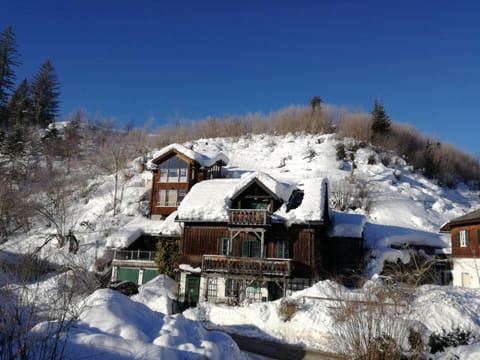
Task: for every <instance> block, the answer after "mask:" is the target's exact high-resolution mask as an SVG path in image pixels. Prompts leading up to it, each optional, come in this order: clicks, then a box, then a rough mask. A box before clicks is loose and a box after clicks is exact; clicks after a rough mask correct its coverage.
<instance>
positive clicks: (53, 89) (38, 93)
mask: <svg viewBox="0 0 480 360" xmlns="http://www.w3.org/2000/svg"><path fill="white" fill-rule="evenodd" d="M59 88H60V83H59V81H58V79H57V76H56V75H55V72H54V68H53V66H52V64H51V63H50V61H47V62H46V63H44V64H43V65H42V66H41V67H40V70H39V71H38V73H37V74H36V75H35V77H34V78H33V82H32V107H33V120H34V122H35V124H36V125H38V126H40V127H42V128H46V127H47V126H48V124H50V123H52V122H53V121H54V120H55V117H56V116H57V114H58V105H59V100H58V96H59V95H60V93H59Z"/></svg>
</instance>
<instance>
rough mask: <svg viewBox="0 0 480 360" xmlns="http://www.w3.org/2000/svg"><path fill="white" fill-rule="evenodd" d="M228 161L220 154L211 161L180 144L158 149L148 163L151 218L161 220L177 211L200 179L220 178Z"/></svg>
mask: <svg viewBox="0 0 480 360" xmlns="http://www.w3.org/2000/svg"><path fill="white" fill-rule="evenodd" d="M227 162H228V159H227V158H226V157H225V156H224V155H223V154H218V155H217V156H216V157H214V158H210V157H208V156H206V155H204V154H200V153H198V152H196V151H193V150H191V149H188V148H186V147H185V146H183V145H179V144H172V145H169V146H167V147H165V148H163V149H162V150H160V152H158V153H157V154H155V156H154V159H153V160H152V161H151V163H152V170H153V182H152V197H151V202H150V204H151V207H150V214H151V217H152V218H153V219H155V218H160V219H163V218H165V217H166V216H168V215H170V214H171V213H172V212H174V211H175V210H177V207H178V205H179V204H180V203H181V202H182V200H183V198H184V197H185V195H186V194H187V193H188V191H189V190H190V189H191V187H192V186H193V185H195V184H196V183H198V182H200V181H202V180H206V179H216V178H220V177H221V175H222V167H223V166H225V165H226V164H227Z"/></svg>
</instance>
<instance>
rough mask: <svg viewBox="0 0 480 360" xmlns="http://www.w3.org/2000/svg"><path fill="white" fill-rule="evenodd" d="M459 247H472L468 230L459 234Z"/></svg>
mask: <svg viewBox="0 0 480 360" xmlns="http://www.w3.org/2000/svg"><path fill="white" fill-rule="evenodd" d="M458 245H459V246H460V247H468V246H469V245H470V233H469V231H468V230H460V231H459V232H458Z"/></svg>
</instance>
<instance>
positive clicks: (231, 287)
mask: <svg viewBox="0 0 480 360" xmlns="http://www.w3.org/2000/svg"><path fill="white" fill-rule="evenodd" d="M225 297H232V298H238V281H237V280H235V279H227V280H226V281H225Z"/></svg>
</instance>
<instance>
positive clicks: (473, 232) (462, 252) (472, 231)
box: [450, 224, 480, 258]
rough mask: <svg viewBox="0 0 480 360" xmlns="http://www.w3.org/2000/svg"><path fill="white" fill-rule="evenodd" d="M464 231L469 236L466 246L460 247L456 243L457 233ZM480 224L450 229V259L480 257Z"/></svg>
mask: <svg viewBox="0 0 480 360" xmlns="http://www.w3.org/2000/svg"><path fill="white" fill-rule="evenodd" d="M462 230H465V231H467V232H468V234H469V241H468V244H467V246H465V247H462V246H460V244H459V242H458V236H459V232H460V231H462ZM479 231H480V224H477V225H463V226H455V227H452V229H451V231H450V234H451V241H452V257H467V258H468V257H477V258H479V257H480V239H479Z"/></svg>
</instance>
